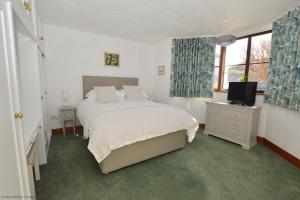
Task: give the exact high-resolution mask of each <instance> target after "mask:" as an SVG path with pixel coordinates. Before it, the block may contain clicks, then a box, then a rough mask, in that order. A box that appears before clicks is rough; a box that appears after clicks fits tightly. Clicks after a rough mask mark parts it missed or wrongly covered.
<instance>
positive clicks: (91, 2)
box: [37, 0, 300, 43]
mask: <svg viewBox="0 0 300 200" xmlns="http://www.w3.org/2000/svg"><path fill="white" fill-rule="evenodd" d="M37 3H38V5H37V6H38V9H39V11H40V15H41V16H42V18H43V20H44V22H45V23H47V24H52V25H57V26H63V27H68V28H72V29H79V30H83V31H88V32H94V33H97V34H102V35H109V36H113V37H119V38H124V39H129V40H134V41H140V42H147V43H152V42H157V41H160V40H162V39H164V38H169V37H186V36H201V35H220V34H227V33H236V32H238V31H243V30H245V29H251V28H254V27H257V26H262V25H265V24H267V23H269V24H270V23H271V22H272V21H273V20H275V19H277V18H278V17H280V16H281V15H283V14H284V13H286V12H287V11H288V10H290V9H292V8H293V7H296V6H297V5H300V0H38V1H37Z"/></svg>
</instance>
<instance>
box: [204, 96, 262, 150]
mask: <svg viewBox="0 0 300 200" xmlns="http://www.w3.org/2000/svg"><path fill="white" fill-rule="evenodd" d="M206 105H207V112H206V126H205V131H204V133H205V134H206V135H214V136H216V137H219V138H222V139H225V140H228V141H231V142H234V143H237V144H240V145H241V146H242V147H243V148H244V149H250V148H251V147H252V146H254V145H255V144H256V136H257V124H258V117H259V112H260V107H255V106H253V107H249V106H240V105H231V104H227V103H219V102H207V103H206Z"/></svg>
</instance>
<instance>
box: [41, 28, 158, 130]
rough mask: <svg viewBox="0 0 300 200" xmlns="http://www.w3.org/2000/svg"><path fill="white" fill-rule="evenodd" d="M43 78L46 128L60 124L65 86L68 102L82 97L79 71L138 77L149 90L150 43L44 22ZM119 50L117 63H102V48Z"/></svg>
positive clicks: (151, 86)
mask: <svg viewBox="0 0 300 200" xmlns="http://www.w3.org/2000/svg"><path fill="white" fill-rule="evenodd" d="M45 33H46V52H47V55H46V58H45V81H46V90H47V92H48V99H47V117H48V129H49V131H50V130H51V129H53V128H58V127H61V125H60V121H59V119H55V117H54V116H57V115H58V114H59V111H58V109H59V106H61V105H63V100H62V93H63V90H64V89H67V90H69V93H70V101H69V102H70V104H73V105H74V104H75V105H76V104H78V103H79V102H80V101H81V100H82V75H94V76H121V77H138V78H139V80H140V85H141V86H142V88H143V89H144V90H145V91H146V92H148V93H150V95H151V94H152V90H153V83H152V80H153V77H152V75H153V73H152V72H153V65H152V64H153V60H154V46H151V45H149V44H142V43H137V42H131V41H127V40H122V39H116V38H111V37H106V36H101V35H96V34H92V33H87V32H83V31H78V30H71V29H66V28H61V27H57V26H52V25H46V26H45ZM105 51H108V52H117V53H119V54H120V67H115V68H110V67H104V52H105Z"/></svg>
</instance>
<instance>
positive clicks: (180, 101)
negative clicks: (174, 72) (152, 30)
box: [153, 39, 300, 158]
mask: <svg viewBox="0 0 300 200" xmlns="http://www.w3.org/2000/svg"><path fill="white" fill-rule="evenodd" d="M155 52H156V66H159V65H163V66H166V74H165V75H164V76H159V75H157V68H156V67H155V71H154V92H153V94H154V98H155V100H156V101H159V102H164V103H170V104H172V105H175V106H179V107H181V108H184V109H186V110H187V111H189V112H190V113H191V114H192V115H193V116H195V117H196V119H197V120H198V122H199V123H205V114H206V105H205V101H223V102H224V101H226V99H227V94H226V93H214V97H213V99H206V98H178V97H175V98H170V97H169V87H170V64H171V39H166V40H164V41H162V42H160V43H158V44H157V45H156V49H155ZM188 104H189V106H188ZM256 105H258V106H262V110H261V114H260V119H259V127H258V135H259V136H262V137H265V138H267V139H268V140H270V141H271V142H273V143H275V144H276V145H278V146H279V147H281V148H283V149H284V150H286V151H287V152H289V153H291V154H292V155H294V156H296V157H298V158H300V145H299V141H300V134H299V132H300V131H299V130H300V123H299V122H300V113H299V112H294V111H290V110H286V109H282V108H280V107H275V106H269V105H268V104H263V96H262V95H258V96H257V97H256ZM188 107H190V109H188Z"/></svg>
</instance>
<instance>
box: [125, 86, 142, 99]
mask: <svg viewBox="0 0 300 200" xmlns="http://www.w3.org/2000/svg"><path fill="white" fill-rule="evenodd" d="M123 88H124V90H125V92H126V98H127V100H145V97H144V96H143V94H142V91H141V90H140V88H139V87H138V86H131V85H123Z"/></svg>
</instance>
